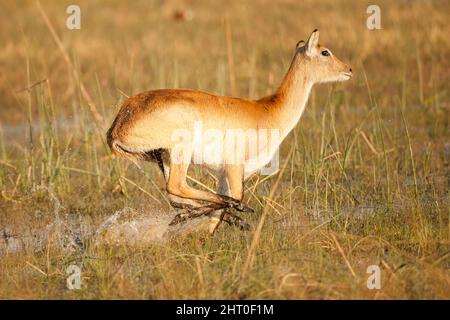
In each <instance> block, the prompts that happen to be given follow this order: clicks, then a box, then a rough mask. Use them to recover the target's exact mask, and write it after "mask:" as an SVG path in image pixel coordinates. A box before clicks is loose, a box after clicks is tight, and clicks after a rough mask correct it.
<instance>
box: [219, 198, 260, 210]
mask: <svg viewBox="0 0 450 320" xmlns="http://www.w3.org/2000/svg"><path fill="white" fill-rule="evenodd" d="M221 197H222V200H223V201H224V202H225V203H226V204H227V205H228V206H229V207H230V208H234V209H236V210H237V211H241V212H251V213H253V212H255V210H253V209H252V208H250V207H247V206H246V205H245V204H243V203H242V202H241V201H239V200H236V199H234V198H232V197H229V196H224V195H221Z"/></svg>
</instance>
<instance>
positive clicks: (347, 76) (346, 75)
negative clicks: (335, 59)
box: [341, 72, 353, 79]
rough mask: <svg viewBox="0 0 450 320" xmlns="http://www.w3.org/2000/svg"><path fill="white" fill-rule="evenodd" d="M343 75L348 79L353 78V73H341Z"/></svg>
mask: <svg viewBox="0 0 450 320" xmlns="http://www.w3.org/2000/svg"><path fill="white" fill-rule="evenodd" d="M341 75H342V76H343V77H345V78H347V79H350V78H351V77H352V76H353V73H351V72H341Z"/></svg>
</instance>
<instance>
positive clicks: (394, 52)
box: [0, 0, 450, 299]
mask: <svg viewBox="0 0 450 320" xmlns="http://www.w3.org/2000/svg"><path fill="white" fill-rule="evenodd" d="M377 2H378V3H379V5H380V7H381V10H382V27H383V29H382V30H379V31H369V30H368V29H367V28H366V25H365V21H366V17H367V14H366V8H367V6H368V5H369V4H371V2H370V1H356V0H355V1H333V0H325V1H317V0H316V1H310V0H307V1H287V0H286V1H279V2H277V3H276V4H274V3H273V1H263V0H261V1H252V2H246V1H226V2H223V3H219V2H212V1H211V2H210V1H208V2H206V1H188V2H176V1H153V2H149V1H133V4H131V3H129V2H125V1H104V2H97V1H96V2H93V1H77V3H79V5H80V7H81V9H82V28H81V30H79V31H69V30H67V29H66V28H65V19H66V17H67V15H66V13H65V10H66V7H67V5H69V4H71V3H72V2H71V1H41V6H42V12H44V13H45V14H44V15H43V14H42V12H41V11H40V9H39V6H38V5H37V4H36V3H35V2H34V1H14V2H5V1H3V2H2V3H1V4H0V39H1V43H2V50H1V51H0V95H1V108H0V230H4V228H6V227H7V228H8V230H12V231H11V232H13V233H14V232H17V233H20V232H22V231H23V230H27V229H29V228H38V227H45V226H46V225H47V224H48V223H50V222H52V221H53V219H54V216H53V214H54V205H55V199H54V198H52V197H51V194H54V195H55V197H56V198H57V199H58V201H59V202H60V204H61V206H62V207H61V209H60V212H61V214H64V215H68V216H74V217H84V218H87V219H91V220H92V221H94V222H96V223H98V222H100V221H102V220H103V219H104V218H105V217H106V216H109V215H111V214H112V213H114V212H115V211H116V210H118V209H121V208H124V207H126V206H128V207H132V208H135V209H137V210H143V211H144V210H145V211H148V212H149V214H151V213H152V212H153V211H161V210H163V211H168V210H169V207H168V205H167V203H166V202H165V200H164V197H163V196H162V195H161V190H162V186H163V184H162V177H161V176H160V175H159V173H158V170H157V168H155V166H153V165H147V164H145V165H144V168H145V170H146V172H147V173H148V177H144V176H142V174H141V173H140V172H139V171H138V170H137V169H136V168H135V167H133V166H132V165H131V164H130V163H128V162H126V161H118V160H116V159H113V158H112V157H110V155H109V152H108V150H107V148H106V146H105V142H104V135H105V132H106V129H107V127H108V125H109V124H110V122H111V121H112V118H113V116H114V114H115V112H116V111H117V108H118V106H119V105H120V103H121V102H122V101H123V100H124V97H125V95H131V94H134V93H137V92H140V91H144V90H150V89H155V88H161V87H188V88H194V89H197V88H198V89H202V90H208V91H212V92H215V93H218V94H232V93H233V94H236V95H239V96H247V97H251V98H256V97H259V96H262V95H265V94H267V93H269V92H272V91H273V90H274V89H275V88H276V87H277V85H278V84H279V82H280V80H281V78H282V76H283V75H284V72H285V71H286V69H287V67H288V64H289V63H290V59H291V58H292V54H293V50H294V46H295V44H296V43H297V41H298V40H300V39H305V37H307V36H308V35H309V33H310V32H311V30H313V29H314V28H319V29H320V31H321V40H320V42H321V43H323V44H325V45H327V46H329V47H330V49H331V50H332V51H333V52H334V53H335V54H336V55H337V56H338V57H339V58H340V59H341V60H343V61H345V62H349V63H351V64H352V66H353V70H354V71H355V77H354V78H353V79H352V80H351V81H349V82H346V83H343V84H337V85H327V86H317V87H315V88H314V91H313V94H312V96H311V98H310V101H309V104H308V107H307V109H306V112H305V114H304V116H303V118H302V120H301V122H300V124H299V125H298V126H297V128H295V130H294V131H293V132H292V133H291V134H290V136H289V137H288V139H287V141H285V142H284V144H283V147H282V152H281V166H282V167H284V170H283V171H282V172H281V174H279V175H277V176H275V177H272V178H271V179H267V180H264V181H263V182H261V181H260V180H258V179H257V178H256V177H255V178H252V179H251V180H249V181H248V182H247V183H246V187H247V191H246V195H245V199H248V201H249V203H250V205H251V206H253V207H254V208H255V209H256V213H255V214H254V215H252V216H250V215H248V216H247V217H246V218H248V220H249V221H250V222H251V223H252V225H253V227H255V229H254V230H253V231H250V232H241V231H239V230H236V229H234V228H230V227H221V228H220V229H219V231H218V233H217V234H216V235H215V236H214V237H205V236H204V235H192V236H190V237H187V238H183V239H178V240H174V241H171V242H170V243H167V244H160V245H154V246H151V247H142V248H135V247H126V246H123V247H110V246H101V247H98V246H97V247H94V246H92V245H91V244H90V243H89V242H88V243H86V248H85V250H84V251H83V252H82V253H80V252H74V253H67V252H65V251H63V250H61V249H60V248H58V247H57V246H53V245H51V244H49V245H47V246H46V247H45V248H44V249H43V250H41V251H38V252H35V251H33V250H26V251H24V252H21V253H17V254H8V255H3V256H1V257H0V298H2V299H12V298H21V299H23V298H30V299H39V298H44V299H47V298H57V299H60V298H63V299H64V298H70V299H72V298H74V299H89V298H99V299H108V298H120V299H125V298H134V299H141V298H151V299H165V298H167V299H172V298H193V299H197V298H212V299H216V298H227V299H246V298H249V299H252V298H257V299H259V298H261V299H266V298H267V299H277V298H280V299H311V298H318V299H334V298H335V299H343V298H350V299H356V298H358V299H393V298H397V299H425V298H431V299H449V298H450V274H449V267H450V237H449V234H450V224H449V215H450V206H449V198H448V190H449V179H450V178H449V163H450V144H449V138H450V133H449V119H450V115H449V107H450V105H449V101H450V99H449V98H450V94H449V90H448V83H449V81H450V59H449V56H450V40H449V39H448V34H450V27H449V25H448V20H449V18H450V10H449V9H450V4H449V3H448V1H377ZM45 15H48V19H49V21H50V23H51V25H52V26H53V28H54V32H55V35H52V29H51V28H52V27H49V25H48V24H46V22H45V18H44V17H45ZM180 17H181V19H180ZM183 17H187V19H184V18H183ZM191 18H192V19H191ZM55 39H61V44H62V47H63V48H65V49H64V50H67V56H64V54H63V51H62V50H61V48H60V47H58V44H57V42H56V41H55ZM42 80H46V81H43V82H40V81H42ZM38 82H40V83H38ZM36 83H37V84H36ZM33 84H36V85H35V86H33ZM31 86H33V87H32V88H31V89H29V90H22V89H23V88H27V87H31ZM83 87H84V88H85V91H84V90H83ZM89 103H91V105H90V106H89V105H88V104H89ZM94 108H95V109H96V110H97V111H98V113H99V115H100V120H98V121H95V118H94V116H93V113H92V110H93V109H94ZM195 175H196V176H197V177H198V178H200V179H201V180H202V181H203V182H204V183H207V184H208V185H209V186H213V181H212V180H211V179H210V178H208V176H206V175H203V176H202V175H201V173H199V172H196V173H195ZM156 186H157V187H156ZM49 190H50V191H49ZM113 190H114V192H113ZM117 190H119V192H118V191H117ZM142 190H144V191H145V192H143V191H142ZM271 190H273V192H271ZM269 193H271V194H272V195H273V197H272V200H268V199H267V197H268V195H269ZM158 202H159V203H158ZM264 210H266V215H265V220H264V221H263V223H261V221H260V218H261V216H262V214H263V212H264ZM259 223H261V224H260V226H261V228H260V229H256V227H257V226H258V224H259ZM258 230H260V232H259V231H258ZM255 234H256V237H255ZM50 243H51V242H50ZM73 263H76V264H79V265H82V269H83V288H82V290H68V289H67V288H66V282H65V281H66V277H67V275H66V273H65V270H66V267H67V266H68V265H69V264H73ZM372 264H375V265H379V266H380V268H381V270H382V288H381V290H368V289H367V287H366V280H367V277H368V274H367V273H366V269H367V267H368V266H369V265H372Z"/></svg>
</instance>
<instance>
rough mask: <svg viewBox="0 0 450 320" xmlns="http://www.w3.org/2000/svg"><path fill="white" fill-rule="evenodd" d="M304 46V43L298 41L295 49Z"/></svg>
mask: <svg viewBox="0 0 450 320" xmlns="http://www.w3.org/2000/svg"><path fill="white" fill-rule="evenodd" d="M304 45H305V41H303V40H300V41H299V42H297V45H296V46H295V49H298V48H300V47H303V46H304Z"/></svg>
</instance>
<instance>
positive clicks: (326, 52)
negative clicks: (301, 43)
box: [321, 50, 330, 57]
mask: <svg viewBox="0 0 450 320" xmlns="http://www.w3.org/2000/svg"><path fill="white" fill-rule="evenodd" d="M321 53H322V55H323V56H325V57H328V56H329V55H330V51H328V50H323V51H322V52H321Z"/></svg>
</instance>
